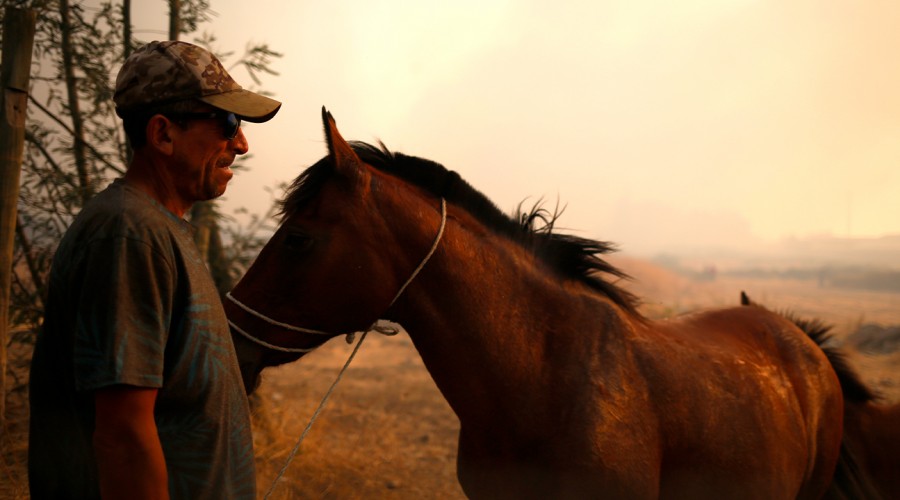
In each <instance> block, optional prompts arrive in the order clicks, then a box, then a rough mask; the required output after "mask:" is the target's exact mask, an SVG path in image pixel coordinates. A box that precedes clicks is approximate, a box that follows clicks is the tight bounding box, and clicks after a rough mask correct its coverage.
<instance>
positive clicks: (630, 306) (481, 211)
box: [281, 141, 640, 316]
mask: <svg viewBox="0 0 900 500" xmlns="http://www.w3.org/2000/svg"><path fill="white" fill-rule="evenodd" d="M350 145H351V147H352V148H353V151H354V152H356V154H357V156H359V158H360V159H361V160H362V161H364V162H365V163H367V164H369V165H371V166H372V167H374V168H376V169H378V170H381V171H383V172H386V173H388V174H390V175H393V176H395V177H398V178H400V179H402V180H404V181H406V182H409V183H411V184H414V185H416V186H418V187H420V188H422V189H424V190H426V191H428V192H430V193H432V194H433V195H435V196H437V197H443V198H444V199H446V200H447V202H449V203H453V204H455V205H457V206H459V207H462V208H463V209H465V210H466V211H467V212H469V213H470V214H471V215H472V216H473V217H476V218H477V219H478V220H479V221H481V222H482V223H483V224H484V225H485V226H486V227H488V228H491V229H492V230H494V231H495V232H497V233H499V234H502V235H504V236H506V237H508V238H509V239H511V240H512V241H515V242H517V243H519V244H520V245H522V246H523V247H524V248H526V249H528V250H529V251H531V252H532V253H533V254H534V255H535V256H537V257H539V258H540V259H541V260H542V261H543V262H544V263H545V264H547V265H548V267H549V268H550V269H552V270H553V271H554V272H556V273H557V274H559V275H560V276H561V277H563V278H565V279H572V280H576V281H580V282H581V283H584V284H585V285H587V286H589V287H590V288H592V289H594V290H596V291H598V292H599V293H601V294H603V295H604V296H606V297H607V298H609V299H610V300H611V301H613V302H614V303H616V304H617V305H619V306H620V307H622V308H623V309H624V310H626V311H628V312H629V313H631V314H633V315H636V316H640V313H639V312H638V304H639V302H638V299H637V298H636V297H635V296H634V295H633V294H632V293H630V292H628V291H627V290H625V289H624V288H622V287H620V286H619V285H617V284H616V283H615V282H613V281H607V279H604V276H603V275H611V276H613V277H615V278H620V279H628V278H629V276H628V275H627V274H626V273H625V272H623V271H622V270H620V269H618V268H617V267H615V266H613V265H612V264H610V263H609V262H607V261H605V260H603V258H602V257H601V256H602V255H604V254H608V253H612V252H614V251H616V247H615V245H614V244H612V243H610V242H606V241H596V240H591V239H587V238H581V237H578V236H573V235H568V234H560V233H555V232H553V228H554V223H555V221H556V219H557V218H558V217H559V215H560V214H561V212H560V211H559V210H556V211H554V212H550V211H548V210H546V209H544V208H543V207H542V204H541V203H540V202H538V203H536V204H535V205H534V206H533V207H532V208H531V209H530V210H529V211H523V210H522V205H521V204H520V205H519V207H518V208H517V210H516V213H515V214H514V215H513V216H512V217H510V216H509V215H506V214H504V213H503V212H502V211H501V210H500V209H499V208H497V206H496V205H495V204H494V203H493V202H492V201H491V200H489V199H488V198H487V197H486V196H485V195H484V194H482V193H481V192H479V191H478V190H476V189H475V188H473V187H472V186H471V185H470V184H469V183H468V182H466V181H465V180H463V179H462V177H460V176H459V174H457V173H456V172H454V171H452V170H447V169H446V168H445V167H444V166H442V165H440V164H439V163H436V162H433V161H431V160H426V159H423V158H417V157H414V156H407V155H404V154H402V153H394V152H391V151H389V150H388V149H387V147H385V145H384V144H383V143H380V147H375V146H373V145H371V144H367V143H364V142H358V141H353V142H351V143H350ZM333 171H334V169H333V168H332V165H331V163H330V162H329V161H328V158H327V157H326V158H323V159H321V160H319V161H318V162H316V163H315V164H314V165H312V166H311V167H309V168H308V169H306V171H304V172H303V173H302V174H300V176H299V177H297V179H296V180H295V181H294V182H293V183H292V184H291V185H290V186H289V187H288V189H287V191H286V193H285V197H284V201H283V202H282V203H281V214H282V216H284V215H290V214H292V213H295V212H296V211H297V210H298V209H299V208H300V206H301V205H302V204H303V203H305V202H306V201H307V200H309V199H310V198H311V197H313V196H315V195H316V194H317V193H318V191H319V189H320V188H321V187H322V185H323V184H324V183H325V182H326V181H327V180H328V178H330V176H331V174H332V173H333Z"/></svg>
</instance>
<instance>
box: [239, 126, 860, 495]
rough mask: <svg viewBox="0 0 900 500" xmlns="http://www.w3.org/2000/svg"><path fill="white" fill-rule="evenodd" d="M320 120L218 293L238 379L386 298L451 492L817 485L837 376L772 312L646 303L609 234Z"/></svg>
mask: <svg viewBox="0 0 900 500" xmlns="http://www.w3.org/2000/svg"><path fill="white" fill-rule="evenodd" d="M323 120H324V124H325V135H326V140H327V143H328V156H327V157H325V158H323V159H322V160H321V161H319V162H318V163H316V164H315V165H313V166H312V167H310V168H309V169H307V170H306V171H305V172H304V173H303V174H302V175H301V176H300V177H299V178H298V179H297V180H296V181H295V182H294V184H293V185H292V187H291V188H290V190H289V192H288V194H287V196H286V199H285V201H284V206H283V212H284V219H283V223H282V225H281V226H280V227H279V229H278V230H277V232H276V233H275V234H274V235H273V237H272V239H271V240H270V241H269V242H268V244H267V245H266V246H265V248H264V249H263V250H262V252H261V253H260V255H259V257H258V258H257V260H256V262H255V263H254V264H253V266H252V267H251V269H250V270H249V271H248V272H247V274H246V276H245V277H244V278H243V279H242V280H241V282H240V283H239V284H238V285H237V286H236V287H235V289H234V290H233V292H232V294H231V297H232V298H233V300H232V301H228V302H227V303H226V306H227V311H228V313H229V318H230V320H231V321H232V323H233V326H234V328H235V329H236V330H239V331H240V332H243V335H236V336H235V339H236V340H235V342H236V344H237V347H238V351H239V357H240V358H241V362H242V368H243V370H244V373H245V383H246V384H247V387H248V389H250V390H252V388H253V387H255V385H256V383H257V382H256V380H257V378H258V374H259V371H260V370H261V369H262V368H263V367H265V366H271V365H274V364H280V363H284V362H288V361H291V360H294V359H297V358H298V357H300V356H301V355H302V353H303V352H305V351H306V350H309V349H312V348H315V347H316V346H318V345H321V344H322V343H323V342H325V341H327V340H328V339H329V338H331V337H333V336H335V335H338V334H341V333H348V332H354V331H358V330H364V329H366V328H367V327H369V325H370V324H372V322H373V321H374V320H375V319H377V318H387V319H390V320H392V321H396V322H398V323H400V324H401V325H403V327H404V328H405V329H406V331H407V332H408V333H409V336H410V338H411V339H412V341H413V343H414V344H415V346H416V349H417V350H418V352H419V354H420V355H421V357H422V360H423V361H424V363H425V366H426V367H427V369H428V371H429V372H430V374H431V376H432V377H433V379H434V381H435V383H436V384H437V386H438V388H439V389H440V391H441V392H442V394H443V395H444V397H445V398H446V399H447V401H448V403H449V404H450V406H451V407H452V408H453V410H454V412H455V413H456V415H457V416H458V417H459V420H460V427H461V430H460V436H459V449H458V463H457V474H458V478H459V481H460V484H461V486H462V487H463V490H464V491H465V493H466V494H467V495H468V496H470V497H473V498H660V497H665V498H686V499H698V498H715V499H721V498H729V499H735V498H747V499H759V498H766V499H770V498H779V499H781V498H820V497H821V496H822V495H823V494H824V493H825V492H826V491H827V490H828V488H829V484H830V483H831V479H832V474H833V472H834V470H835V465H836V463H837V460H838V456H839V453H840V450H841V436H842V416H843V396H842V392H841V386H840V383H839V381H838V377H837V376H836V374H835V371H834V370H833V369H832V366H831V364H830V363H829V360H828V359H827V358H826V356H825V354H824V353H823V351H822V349H820V348H819V347H818V346H817V345H816V343H815V342H813V341H812V340H811V339H810V338H809V337H808V336H807V335H806V334H805V333H804V332H803V331H801V330H800V329H799V328H798V327H797V326H796V325H795V324H794V323H792V322H791V321H790V320H788V319H786V318H785V317H783V316H781V315H779V314H776V313H772V312H769V311H767V310H765V309H763V308H758V307H734V308H731V309H724V310H717V311H711V312H705V313H700V314H694V315H691V316H687V317H683V318H680V319H674V320H668V321H660V322H656V321H650V320H648V319H647V318H645V317H643V316H642V315H641V314H639V312H638V310H637V305H636V299H635V298H634V297H633V296H632V295H630V294H629V293H628V292H627V291H625V290H623V289H622V288H620V287H619V286H617V285H616V284H615V282H614V281H613V280H612V279H610V277H612V278H617V277H622V276H623V274H622V273H621V272H619V271H618V270H617V269H615V268H614V267H612V266H611V265H609V264H608V263H607V262H605V261H604V260H603V259H602V255H603V254H604V253H606V252H609V251H611V246H610V245H609V244H606V243H602V242H596V241H590V240H586V239H582V238H578V237H574V236H569V235H561V234H557V233H554V232H553V231H552V230H551V229H552V226H553V220H554V218H555V217H554V216H553V215H552V214H550V215H548V214H547V213H546V212H541V211H540V210H535V211H533V212H532V213H531V214H520V215H518V216H516V217H512V218H511V217H509V216H506V215H504V214H503V213H501V212H500V211H499V210H498V209H497V208H496V206H495V205H494V204H493V203H491V202H490V201H489V200H488V199H487V198H486V197H485V196H484V195H482V194H481V193H479V192H478V191H476V190H475V189H473V188H472V187H471V186H469V185H468V184H467V183H466V182H464V181H463V180H462V179H461V178H460V177H459V176H458V175H457V174H456V173H454V172H451V171H448V170H446V169H445V168H444V167H442V166H440V165H438V164H436V163H433V162H430V161H427V160H423V159H419V158H414V157H409V156H405V155H401V154H392V153H389V152H388V151H387V150H386V149H385V148H384V147H383V146H382V147H381V148H380V149H379V148H374V147H372V146H369V145H366V144H362V143H353V144H352V145H351V144H348V143H347V142H345V141H344V139H343V138H342V137H341V136H340V134H339V133H338V130H337V128H336V126H335V124H334V121H333V120H332V118H331V115H330V114H328V113H327V112H326V111H325V110H324V109H323ZM541 221H544V222H545V223H546V224H544V225H543V226H541V227H537V226H540V222H541ZM435 249H436V250H435ZM432 251H433V256H432V255H431V252H432ZM425 256H430V257H431V258H430V260H428V259H423V257H425ZM426 261H427V263H426ZM419 270H420V271H421V272H419ZM417 273H418V275H417V276H416V277H415V279H413V280H412V281H411V282H410V281H409V279H408V278H409V277H410V276H415V275H416V274H417ZM406 285H409V286H408V288H407V287H406ZM403 290H405V291H403ZM398 291H399V292H402V293H398ZM245 336H246V338H245ZM250 337H253V338H255V339H256V340H254V341H251V340H248V338H250Z"/></svg>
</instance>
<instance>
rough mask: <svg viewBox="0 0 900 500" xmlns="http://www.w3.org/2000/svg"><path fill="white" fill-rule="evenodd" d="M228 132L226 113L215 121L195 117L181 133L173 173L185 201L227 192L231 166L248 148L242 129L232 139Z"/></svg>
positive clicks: (202, 198) (176, 144)
mask: <svg viewBox="0 0 900 500" xmlns="http://www.w3.org/2000/svg"><path fill="white" fill-rule="evenodd" d="M206 111H207V110H203V112H206ZM208 111H209V112H213V111H215V110H213V109H209V110H208ZM231 125H232V126H233V125H234V124H233V123H232V124H231ZM227 129H228V125H227V124H226V118H225V114H224V113H218V114H217V116H216V117H214V118H213V117H203V118H193V117H192V118H190V119H189V120H187V121H186V122H185V125H184V127H183V128H182V129H181V130H180V132H181V133H179V134H178V139H177V141H176V142H175V155H174V157H173V159H174V161H175V165H173V167H174V168H173V171H172V174H173V177H174V179H175V183H176V190H177V191H178V194H179V196H180V197H181V198H182V199H183V200H184V201H186V202H188V203H193V202H197V201H206V200H211V199H213V198H217V197H219V196H222V194H224V193H225V188H226V187H227V185H228V181H230V180H231V177H232V176H233V175H234V172H232V170H231V164H232V163H234V159H235V157H236V156H237V155H242V154H244V153H246V152H247V151H248V149H249V144H248V143H247V139H246V137H244V132H243V131H242V130H241V129H240V128H238V129H237V133H236V135H235V136H234V137H233V138H232V139H228V138H227V137H226V132H227Z"/></svg>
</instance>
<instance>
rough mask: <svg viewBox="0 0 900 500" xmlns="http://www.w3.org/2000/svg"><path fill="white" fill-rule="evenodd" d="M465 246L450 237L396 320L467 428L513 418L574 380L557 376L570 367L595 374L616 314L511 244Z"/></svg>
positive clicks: (490, 241)
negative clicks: (597, 358)
mask: <svg viewBox="0 0 900 500" xmlns="http://www.w3.org/2000/svg"><path fill="white" fill-rule="evenodd" d="M467 243H468V242H465V241H462V242H461V241H458V240H454V237H453V236H450V235H448V237H447V241H445V242H444V243H443V244H442V247H441V250H440V251H439V253H438V254H437V255H436V256H435V258H434V259H433V261H432V262H430V263H429V264H428V266H427V267H426V270H425V272H423V273H422V275H420V276H419V278H418V279H417V280H416V282H414V284H413V286H412V287H410V289H409V290H408V291H407V294H406V295H405V297H404V298H403V300H401V301H400V302H398V303H397V308H396V310H395V316H396V320H397V321H398V322H399V323H400V324H402V325H403V326H404V327H405V329H406V330H407V332H408V333H409V335H410V337H411V339H412V340H413V343H414V344H415V346H416V349H417V350H418V351H419V354H420V355H421V357H422V360H423V362H424V363H425V366H426V367H427V368H428V370H429V372H430V373H431V376H432V378H433V379H434V381H435V383H436V384H437V386H438V388H439V389H440V390H441V392H442V393H443V395H444V397H445V398H446V399H447V401H448V403H449V404H450V406H451V407H452V408H453V409H454V411H455V412H456V413H457V415H458V416H459V418H460V420H461V421H462V422H463V424H464V425H466V423H467V421H468V422H473V421H478V420H480V419H483V418H485V417H486V416H487V417H489V418H495V419H504V420H506V421H508V422H509V421H511V420H509V419H515V418H518V415H519V414H521V413H522V412H521V408H524V407H527V408H544V407H547V405H546V404H543V403H542V401H541V400H542V399H548V398H549V399H552V398H554V397H559V395H560V391H564V390H566V388H567V387H570V386H572V385H573V384H566V383H562V384H561V382H564V381H561V379H563V378H566V377H572V376H579V374H575V375H573V374H572V373H571V372H572V371H577V369H575V368H573V367H575V366H583V367H586V368H587V369H588V370H591V369H592V366H591V365H590V364H591V363H593V362H594V361H592V360H593V359H594V358H595V356H588V354H589V353H596V352H597V350H598V349H599V347H600V345H601V344H603V343H604V342H606V338H607V337H608V336H609V335H610V334H612V335H615V334H616V333H617V332H615V331H611V330H617V329H618V328H617V327H615V326H613V328H611V329H607V330H598V328H597V327H598V325H619V324H621V323H622V318H621V317H620V314H621V313H620V311H619V310H618V308H616V307H615V306H613V305H612V303H611V302H610V301H609V300H606V299H604V298H603V297H600V296H599V295H598V294H596V293H595V292H593V291H591V290H589V289H588V287H586V286H585V285H583V284H580V283H573V282H562V281H561V279H560V278H559V277H557V276H554V275H551V274H550V271H549V270H547V269H546V268H544V267H543V265H542V264H540V263H539V262H538V261H537V260H536V259H535V258H534V257H533V256H532V255H530V254H528V253H527V252H526V251H525V250H524V249H522V248H521V247H519V246H518V245H516V244H514V243H512V242H509V241H506V240H503V239H501V238H498V237H493V238H488V240H487V241H486V240H484V239H480V240H479V241H478V244H477V245H472V244H467ZM579 359H580V360H582V361H579ZM522 387H528V388H529V389H528V390H527V391H523V390H517V388H522ZM487 409H489V410H487ZM536 417H537V418H539V416H538V415H535V414H534V412H531V414H530V415H529V418H536Z"/></svg>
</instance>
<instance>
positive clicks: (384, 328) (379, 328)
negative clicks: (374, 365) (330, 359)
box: [225, 198, 447, 353]
mask: <svg viewBox="0 0 900 500" xmlns="http://www.w3.org/2000/svg"><path fill="white" fill-rule="evenodd" d="M446 225H447V202H446V200H444V198H441V225H440V227H439V228H438V232H437V235H436V236H435V238H434V243H432V244H431V248H430V249H429V250H428V254H426V255H425V258H424V259H422V262H421V263H419V266H418V267H416V269H415V270H414V271H413V272H412V275H410V277H409V279H407V280H406V283H403V286H401V287H400V290H398V291H397V294H396V295H394V299H393V300H391V303H390V304H389V305H388V307H387V308H388V309H390V308H391V306H393V305H394V303H395V302H397V299H399V298H400V296H401V295H403V292H404V291H406V287H408V286H409V284H410V283H412V281H413V280H414V279H416V276H418V275H419V273H420V272H421V271H422V269H423V268H424V267H425V264H427V263H428V261H429V260H431V256H432V255H434V252H435V250H437V247H438V244H439V243H440V242H441V238H442V237H443V236H444V227H446ZM225 297H226V298H227V299H228V300H230V301H231V302H233V303H234V304H235V305H236V306H238V307H240V308H241V309H243V310H244V311H246V312H247V313H249V314H251V315H253V316H256V317H257V318H259V319H261V320H263V321H265V322H266V323H269V324H271V325H275V326H278V327H281V328H284V329H286V330H290V331H293V332H300V333H309V334H312V335H327V336H329V337H335V336H337V335H341V333H333V332H325V331H322V330H314V329H311V328H302V327H299V326H294V325H290V324H288V323H283V322H281V321H277V320H275V319H272V318H270V317H268V316H266V315H265V314H263V313H261V312H259V311H257V310H255V309H253V308H252V307H250V306H248V305H247V304H244V303H243V302H241V301H239V300H238V299H236V298H235V297H234V296H233V295H231V292H228V293H226V294H225ZM379 321H380V320H378V319H376V320H375V321H374V322H373V323H372V324H371V325H370V326H369V328H367V329H366V330H364V331H363V333H368V332H372V331H374V332H378V333H381V334H383V335H396V334H397V332H398V331H399V329H398V328H397V327H396V326H390V325H379V324H378V323H379ZM228 324H229V325H231V328H233V329H234V331H236V332H238V333H239V334H241V335H242V336H244V337H246V338H247V339H249V340H251V341H253V342H255V343H257V344H259V345H261V346H263V347H266V348H268V349H272V350H275V351H281V352H293V353H307V352H310V351H313V350H315V349H316V347H311V348H301V347H281V346H277V345H275V344H270V343H269V342H266V341H264V340H262V339H260V338H257V337H255V336H253V335H251V334H249V333H247V332H246V331H245V330H243V329H242V328H241V327H239V326H237V325H236V324H235V323H234V322H233V321H231V320H228ZM356 333H357V332H350V333H348V334H347V343H348V344H352V343H353V338H354V336H355V335H356Z"/></svg>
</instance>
